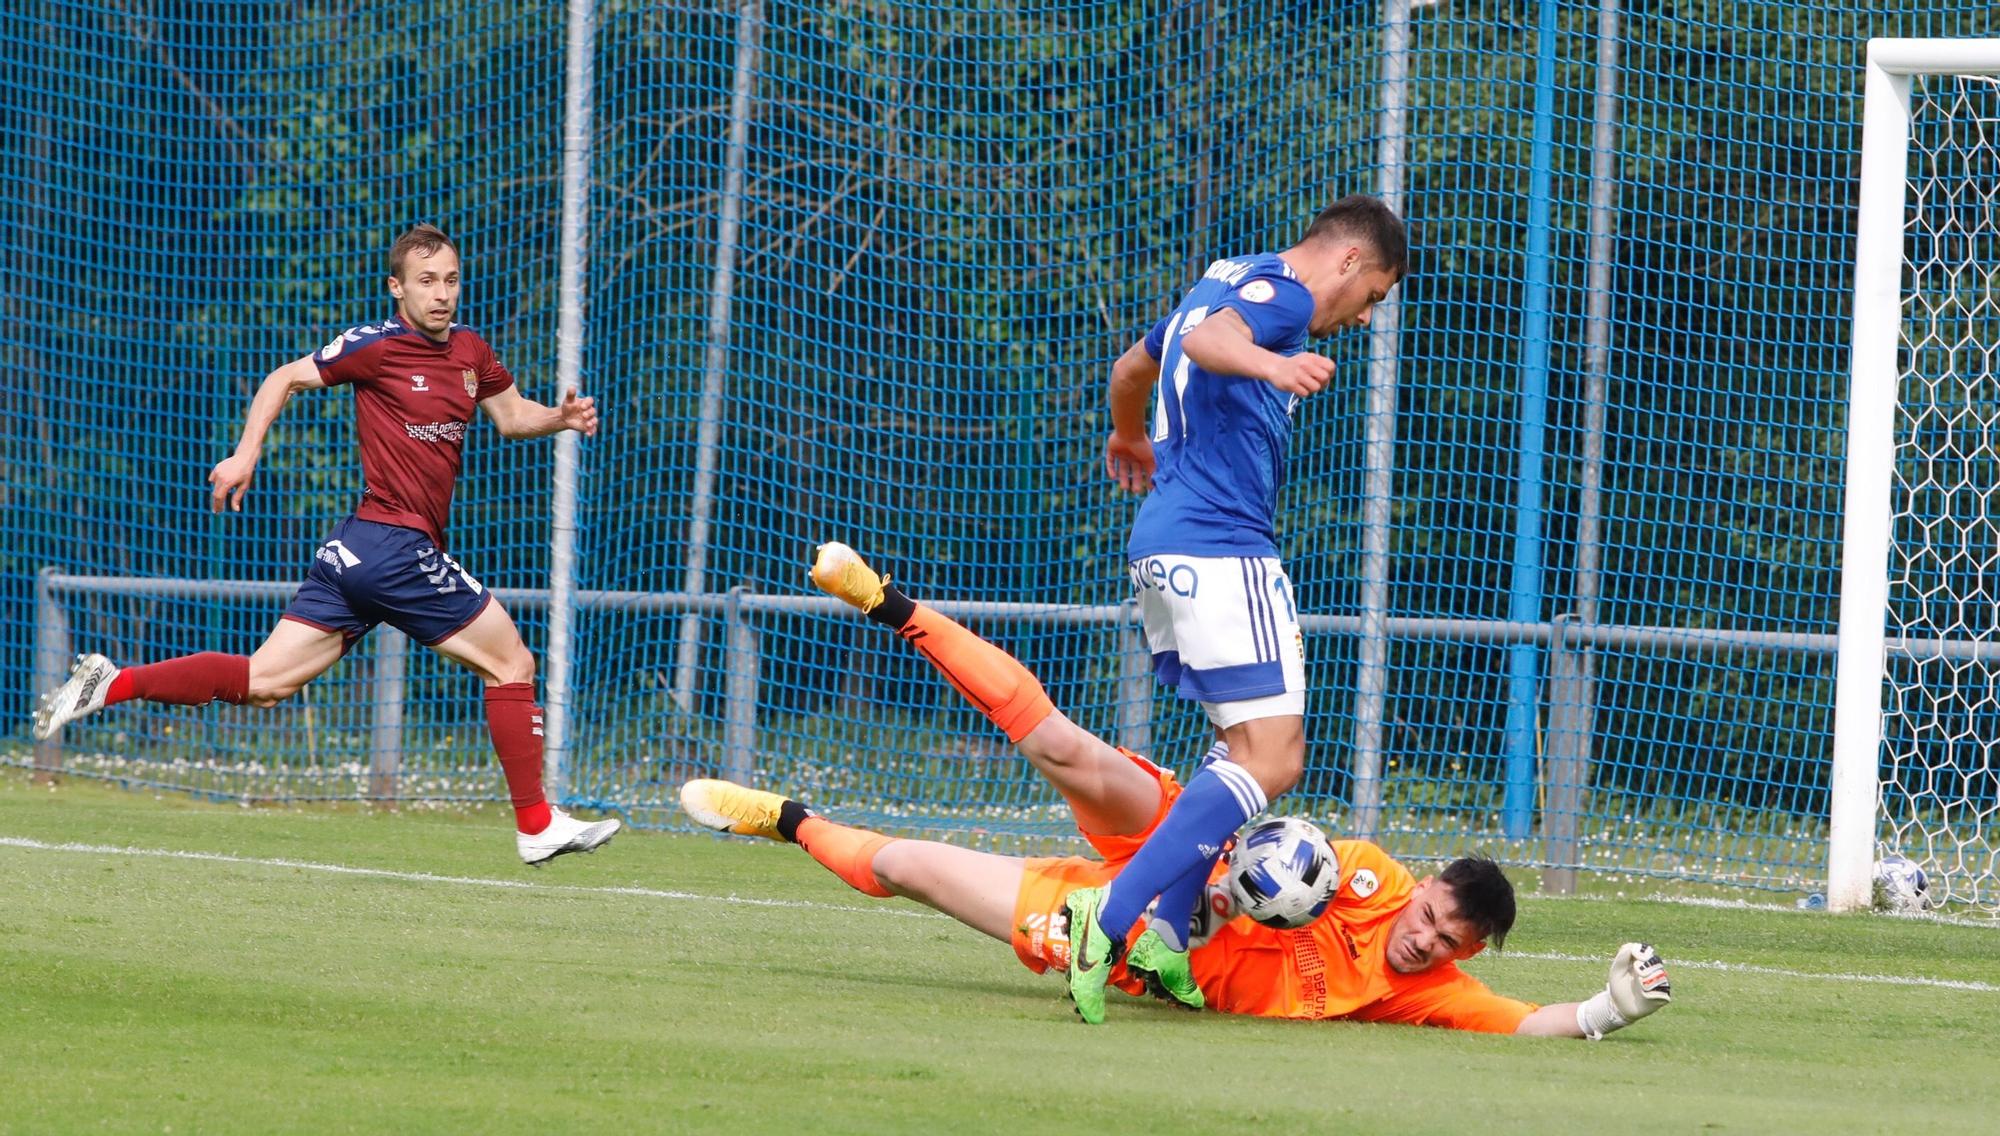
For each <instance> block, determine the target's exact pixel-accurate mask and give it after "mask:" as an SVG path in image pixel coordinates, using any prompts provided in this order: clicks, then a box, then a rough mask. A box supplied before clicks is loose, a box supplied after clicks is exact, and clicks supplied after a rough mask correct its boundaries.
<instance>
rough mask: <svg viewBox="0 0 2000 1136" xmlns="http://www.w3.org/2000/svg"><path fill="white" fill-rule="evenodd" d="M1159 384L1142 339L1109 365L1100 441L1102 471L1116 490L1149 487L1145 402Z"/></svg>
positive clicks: (1151, 468)
mask: <svg viewBox="0 0 2000 1136" xmlns="http://www.w3.org/2000/svg"><path fill="white" fill-rule="evenodd" d="M1159 381H1160V361H1159V360H1158V359H1155V358H1153V356H1152V353H1151V352H1149V351H1147V350H1146V344H1145V342H1144V341H1143V340H1142V341H1140V342H1138V343H1134V344H1133V345H1132V346H1130V347H1127V348H1126V349H1125V354H1123V355H1120V356H1119V357H1118V361H1117V362H1115V363H1113V364H1111V389H1110V391H1109V392H1108V396H1107V397H1108V400H1109V402H1110V403H1111V436H1110V437H1109V438H1107V439H1105V442H1104V472H1105V473H1106V474H1107V475H1109V476H1110V478H1111V480H1113V481H1115V482H1117V483H1118V487H1119V488H1121V489H1124V490H1126V491H1128V492H1132V493H1144V492H1146V491H1147V490H1148V489H1151V488H1152V487H1153V471H1154V468H1155V467H1154V462H1153V440H1152V438H1151V436H1149V435H1148V434H1147V432H1146V403H1147V401H1148V400H1149V399H1150V398H1151V397H1152V394H1153V385H1154V384H1155V383H1157V382H1159Z"/></svg>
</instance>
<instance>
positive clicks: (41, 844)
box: [0, 836, 2000, 994]
mask: <svg viewBox="0 0 2000 1136" xmlns="http://www.w3.org/2000/svg"><path fill="white" fill-rule="evenodd" d="M0 847H4V848H20V849H26V850H29V851H38V852H69V853H81V854H85V855H100V856H141V857H150V858H161V859H171V860H190V861H198V862H209V863H219V864H240V865H250V866H259V867H268V868H289V869H295V870H299V871H309V872H327V873H331V874H335V875H344V876H362V877H370V878H376V879H388V880H399V881H403V882H408V883H425V884H445V885H452V886H460V887H482V888H513V889H518V890H523V891H549V892H574V893H583V894H593V895H620V896H635V897H640V898H646V899H664V900H671V901H678V902H695V903H713V904H731V905H737V906H746V907H771V908H780V909H793V910H806V911H827V912H842V913H848V914H856V915H885V916H891V917H900V918H919V919H923V918H928V919H938V920H942V919H944V918H945V917H944V916H942V915H939V914H938V913H936V912H934V911H930V910H928V909H925V908H920V907H915V906H912V905H908V904H893V903H881V904H870V905H867V906H859V905H849V904H834V903H819V902H815V901H812V900H797V899H769V898H762V897H757V896H742V895H708V894H703V893H700V892H687V891H672V890H665V889H660V888H645V887H627V886H617V885H611V886H591V885H586V884H544V883H539V882H535V881H529V880H503V879H490V878H482V877H476V876H446V875H437V874H434V873H430V872H404V871H395V870H391V869H387V868H363V867H354V866H351V865H346V864H326V863H320V862H317V861H311V860H292V859H278V858H270V857H256V856H232V855H228V854H225V853H219V852H199V851H189V850H184V849H175V848H133V847H127V846H122V845H109V844H82V843H75V842H62V843H54V842H49V841H42V840H34V839H31V838H28V837H20V836H0ZM1744 910H1755V909H1754V908H1744ZM1499 957H1500V958H1504V959H1530V960H1535V961H1540V962H1564V963H1585V964H1600V965H1601V964H1602V963H1603V962H1604V961H1605V960H1604V958H1602V957H1599V956H1595V955H1581V954H1568V953H1563V952H1553V951H1509V952H1507V953H1506V954H1505V955H1504V956H1499ZM1489 961H1497V960H1489ZM1671 966H1672V969H1676V970H1716V971H1727V972H1735V973H1740V974H1762V975H1769V976H1771V977H1774V978H1795V979H1815V980H1822V981H1838V982H1854V983H1864V984H1869V985H1881V986H1927V987H1935V988H1938V989H1943V990H1964V991H1968V992H1973V993H1983V994H1994V993H2000V985H1995V984H1992V983H1986V982H1975V981H1967V980H1963V979H1950V978H1930V977H1926V976H1922V975H1901V974H1856V973H1847V972H1834V973H1829V972H1821V971H1808V970H1795V969H1788V968H1784V967H1774V966H1760V965H1757V964H1754V963H1742V962H1729V961H1727V960H1722V959H1711V960H1699V959H1687V958H1679V957H1675V958H1673V959H1672V962H1671ZM1475 969H1478V968H1476V967H1475Z"/></svg>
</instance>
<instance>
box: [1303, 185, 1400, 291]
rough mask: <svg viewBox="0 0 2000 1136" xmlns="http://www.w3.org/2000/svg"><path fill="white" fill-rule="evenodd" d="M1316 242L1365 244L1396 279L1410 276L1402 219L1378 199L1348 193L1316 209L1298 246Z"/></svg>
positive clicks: (1386, 203)
mask: <svg viewBox="0 0 2000 1136" xmlns="http://www.w3.org/2000/svg"><path fill="white" fill-rule="evenodd" d="M1319 240H1331V241H1353V242H1354V243H1355V244H1359V245H1366V246H1368V247H1369V248H1371V249H1373V250H1374V251H1375V259H1376V260H1377V261H1378V262H1379V263H1380V264H1381V265H1382V267H1384V268H1387V269H1390V270H1391V271H1393V272H1395V274H1396V279H1398V280H1401V279H1402V278H1403V277H1405V276H1407V275H1409V273H1410V240H1409V237H1408V235H1407V234H1405V233H1404V231H1403V219H1402V218H1401V217H1398V216H1396V211H1395V210H1394V209H1391V208H1389V204H1388V202H1386V201H1383V200H1382V199H1381V198H1379V197H1373V196H1370V195H1369V194H1366V193H1350V194H1348V195H1347V196H1346V197H1343V198H1341V199H1340V200H1339V201H1336V202H1334V203H1333V204H1332V205H1329V206H1327V207H1326V208H1324V209H1322V210H1320V211H1319V216H1317V217H1314V218H1313V221H1312V224H1311V225H1310V226H1308V227H1307V229H1306V235H1305V236H1303V237H1301V238H1299V243H1300V244H1304V243H1306V242H1307V241H1319Z"/></svg>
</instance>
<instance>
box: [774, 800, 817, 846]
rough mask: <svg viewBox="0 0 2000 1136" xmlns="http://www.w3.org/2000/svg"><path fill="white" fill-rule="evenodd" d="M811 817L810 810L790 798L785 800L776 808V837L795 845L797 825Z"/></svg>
mask: <svg viewBox="0 0 2000 1136" xmlns="http://www.w3.org/2000/svg"><path fill="white" fill-rule="evenodd" d="M811 815H813V813H812V810H811V809H809V808H807V807H805V806H804V805H802V804H800V803H798V802H797V801H794V800H792V799H791V798H790V797H787V798H785V803H784V804H782V805H780V806H778V835H779V836H782V837H784V838H785V839H786V840H789V841H791V842H792V843H793V844H797V843H798V842H799V824H800V822H802V821H804V820H805V819H806V818H807V817H809V816H811Z"/></svg>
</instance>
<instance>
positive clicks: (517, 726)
mask: <svg viewBox="0 0 2000 1136" xmlns="http://www.w3.org/2000/svg"><path fill="white" fill-rule="evenodd" d="M486 732H487V733H489V734H491V735H493V752H494V753H496V754H498V755H499V756H500V772H502V773H504V774H506V776H507V795H508V796H510V797H512V798H513V799H514V823H515V824H516V825H517V826H518V827H519V828H520V830H521V831H522V832H525V833H527V834H528V835H530V836H533V835H534V834H535V833H538V832H540V831H541V830H543V829H545V828H547V827H548V826H549V806H548V802H547V801H545V800H544V799H543V798H542V708H541V707H539V706H537V705H535V684H534V683H532V682H510V683H507V684H506V685H504V686H489V687H487V688H486Z"/></svg>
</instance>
